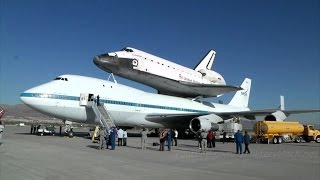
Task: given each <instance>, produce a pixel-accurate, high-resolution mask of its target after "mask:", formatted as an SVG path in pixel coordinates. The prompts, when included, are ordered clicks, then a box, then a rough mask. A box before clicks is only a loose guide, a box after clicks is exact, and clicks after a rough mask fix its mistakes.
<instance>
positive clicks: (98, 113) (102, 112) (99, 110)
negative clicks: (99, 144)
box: [79, 93, 115, 131]
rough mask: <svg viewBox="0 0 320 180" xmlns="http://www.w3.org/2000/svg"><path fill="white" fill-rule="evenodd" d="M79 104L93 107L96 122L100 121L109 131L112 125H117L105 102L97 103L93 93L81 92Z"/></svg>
mask: <svg viewBox="0 0 320 180" xmlns="http://www.w3.org/2000/svg"><path fill="white" fill-rule="evenodd" d="M79 105H80V106H85V107H86V108H90V109H92V110H93V112H94V114H95V122H100V124H101V126H102V127H105V128H106V129H107V130H108V131H109V130H110V129H111V128H112V127H115V124H114V122H113V119H112V117H111V116H110V114H109V113H108V111H107V110H106V109H105V107H104V105H103V103H100V104H99V105H97V103H96V99H95V97H94V95H93V94H89V93H81V94H80V101H79Z"/></svg>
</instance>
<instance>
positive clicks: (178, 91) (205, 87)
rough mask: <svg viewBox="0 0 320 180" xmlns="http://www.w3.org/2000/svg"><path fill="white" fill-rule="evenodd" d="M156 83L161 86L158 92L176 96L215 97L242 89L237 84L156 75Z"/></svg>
mask: <svg viewBox="0 0 320 180" xmlns="http://www.w3.org/2000/svg"><path fill="white" fill-rule="evenodd" d="M155 79H156V81H157V83H161V84H162V87H165V88H161V89H160V88H158V89H157V90H158V93H159V94H164V95H170V96H178V97H197V96H203V97H217V96H219V95H222V94H225V93H230V92H235V91H239V90H242V88H241V87H239V86H231V85H218V84H217V85H214V84H196V83H188V82H184V81H175V80H172V79H166V78H163V77H159V76H157V77H156V78H155Z"/></svg>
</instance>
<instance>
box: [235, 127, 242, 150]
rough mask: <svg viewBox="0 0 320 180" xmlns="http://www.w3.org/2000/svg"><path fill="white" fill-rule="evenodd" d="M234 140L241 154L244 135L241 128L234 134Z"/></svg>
mask: <svg viewBox="0 0 320 180" xmlns="http://www.w3.org/2000/svg"><path fill="white" fill-rule="evenodd" d="M234 141H235V143H236V149H237V154H239V152H240V154H242V143H243V135H242V133H241V132H240V130H238V131H237V132H236V133H235V134H234Z"/></svg>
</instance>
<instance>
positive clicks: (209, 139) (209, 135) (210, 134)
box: [207, 130, 214, 148]
mask: <svg viewBox="0 0 320 180" xmlns="http://www.w3.org/2000/svg"><path fill="white" fill-rule="evenodd" d="M213 138H214V134H213V131H211V130H210V131H209V133H208V138H207V139H208V148H212V147H214V145H213Z"/></svg>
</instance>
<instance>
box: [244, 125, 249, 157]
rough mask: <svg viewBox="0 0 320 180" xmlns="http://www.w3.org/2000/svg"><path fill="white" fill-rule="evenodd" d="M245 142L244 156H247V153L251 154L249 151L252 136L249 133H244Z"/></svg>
mask: <svg viewBox="0 0 320 180" xmlns="http://www.w3.org/2000/svg"><path fill="white" fill-rule="evenodd" d="M243 141H244V152H243V154H245V153H247V154H250V150H249V143H250V136H249V134H248V132H247V131H245V132H244V136H243Z"/></svg>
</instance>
